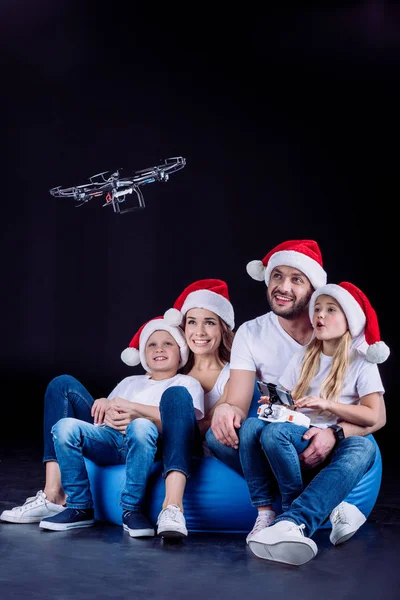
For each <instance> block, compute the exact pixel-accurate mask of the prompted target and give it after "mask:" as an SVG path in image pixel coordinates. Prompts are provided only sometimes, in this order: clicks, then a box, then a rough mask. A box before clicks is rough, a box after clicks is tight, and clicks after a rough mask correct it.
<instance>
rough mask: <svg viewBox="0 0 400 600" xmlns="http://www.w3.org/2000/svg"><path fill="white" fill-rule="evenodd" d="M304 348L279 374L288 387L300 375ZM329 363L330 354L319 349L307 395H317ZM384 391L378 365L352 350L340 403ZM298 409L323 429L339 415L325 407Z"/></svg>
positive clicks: (315, 425) (329, 367) (288, 387)
mask: <svg viewBox="0 0 400 600" xmlns="http://www.w3.org/2000/svg"><path fill="white" fill-rule="evenodd" d="M305 350H306V349H305V348H303V349H302V350H300V351H299V352H296V354H295V355H294V356H293V358H292V360H291V361H290V363H289V364H288V366H287V367H286V369H285V371H284V373H283V374H282V376H281V377H279V384H280V385H281V386H282V387H284V388H286V389H288V390H292V389H293V388H294V386H295V385H296V383H297V381H298V380H299V377H300V371H301V364H302V360H303V357H304V353H305ZM331 366H332V357H331V356H326V355H325V354H322V353H321V358H320V366H319V370H318V373H317V374H316V376H315V377H314V379H313V380H312V382H311V385H310V387H309V388H308V390H307V394H306V395H307V396H319V392H320V388H321V384H322V382H323V381H324V380H325V379H326V377H327V376H328V374H329V372H330V370H331ZM375 392H377V393H379V394H384V392H385V390H384V387H383V385H382V380H381V376H380V373H379V369H378V365H376V364H373V363H370V362H368V361H367V360H365V358H364V357H363V356H361V355H360V354H359V353H358V352H357V351H352V354H351V360H350V365H349V368H348V370H347V373H346V375H345V378H344V385H343V388H342V392H341V394H340V402H341V403H343V404H360V398H361V397H362V396H366V395H367V394H373V393H375ZM301 412H302V413H304V414H305V415H307V416H308V417H310V419H311V426H313V427H320V428H321V429H326V428H327V427H329V426H330V425H333V424H334V423H337V422H338V420H339V417H337V416H336V415H333V414H332V413H330V412H328V411H324V412H321V411H319V410H318V409H312V408H302V409H301Z"/></svg>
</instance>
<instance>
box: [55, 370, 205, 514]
mask: <svg viewBox="0 0 400 600" xmlns="http://www.w3.org/2000/svg"><path fill="white" fill-rule="evenodd" d="M65 378H67V381H66V379H65ZM49 387H50V386H49ZM57 388H58V389H59V392H58V394H59V395H60V396H63V397H67V402H68V403H70V398H72V401H74V402H75V401H76V398H77V397H78V398H79V399H80V400H83V401H84V402H85V403H88V402H89V398H90V395H89V394H88V392H87V391H86V390H85V388H84V387H83V386H82V385H81V384H80V383H79V382H78V381H77V380H75V379H74V378H72V377H69V376H61V377H58V378H56V379H55V380H53V382H51V390H52V397H53V399H54V400H55V401H57V400H56V397H57ZM58 401H59V402H60V403H61V398H58ZM160 415H161V421H162V430H163V435H162V438H161V437H160V436H159V432H158V430H157V427H156V426H155V425H154V423H152V422H151V421H150V420H149V419H146V418H137V419H134V420H133V421H132V422H131V423H130V424H129V425H128V427H127V429H126V434H125V435H123V434H122V433H120V432H119V431H117V430H115V429H113V428H111V427H107V426H106V425H102V426H96V425H93V424H92V423H87V422H85V421H82V420H79V419H76V418H71V417H66V418H62V419H61V420H59V421H58V422H57V423H56V424H55V425H54V426H53V427H52V435H53V440H54V446H55V454H56V459H57V460H58V463H59V466H60V470H61V481H62V486H63V488H64V491H65V493H66V494H67V496H68V498H67V506H68V507H70V508H91V507H93V501H92V495H91V493H90V483H89V478H88V475H87V471H86V467H85V462H84V460H83V457H84V456H85V457H87V458H89V459H90V460H92V461H93V462H95V463H97V464H100V465H112V464H124V463H126V484H125V487H124V489H123V491H122V495H121V505H122V507H123V508H124V509H127V510H136V511H139V510H140V507H141V504H142V503H143V499H144V495H145V491H146V484H147V480H148V476H149V474H150V471H151V467H152V464H153V462H154V458H155V456H156V452H157V450H160V449H161V448H162V453H163V461H164V475H166V474H167V473H168V472H169V471H172V470H177V471H181V472H183V473H184V474H185V475H186V476H189V471H190V462H191V458H192V455H194V454H195V455H199V454H200V453H201V442H200V432H199V428H198V424H197V421H196V417H195V412H194V408H193V400H192V397H191V395H190V393H189V392H188V390H187V389H186V388H184V387H180V386H175V387H171V388H168V389H167V390H166V391H165V392H164V393H163V395H162V397H161V402H160Z"/></svg>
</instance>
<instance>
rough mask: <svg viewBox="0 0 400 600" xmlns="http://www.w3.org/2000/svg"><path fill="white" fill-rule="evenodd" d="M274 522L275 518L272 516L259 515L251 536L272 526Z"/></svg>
mask: <svg viewBox="0 0 400 600" xmlns="http://www.w3.org/2000/svg"><path fill="white" fill-rule="evenodd" d="M273 520H274V517H271V516H270V515H263V514H259V515H258V517H257V519H256V522H255V523H254V527H253V529H252V530H251V532H250V535H254V534H255V533H258V532H259V531H261V530H262V529H265V527H268V525H270V524H271V523H272V521H273Z"/></svg>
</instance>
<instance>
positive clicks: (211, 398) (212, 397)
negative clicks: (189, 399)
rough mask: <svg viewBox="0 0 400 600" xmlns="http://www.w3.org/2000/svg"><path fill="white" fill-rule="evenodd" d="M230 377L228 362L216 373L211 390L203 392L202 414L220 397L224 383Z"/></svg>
mask: <svg viewBox="0 0 400 600" xmlns="http://www.w3.org/2000/svg"><path fill="white" fill-rule="evenodd" d="M229 377H230V369H229V363H227V364H226V365H225V366H224V368H223V369H222V371H221V372H220V374H219V375H218V379H217V381H216V382H215V384H214V387H213V389H212V390H210V391H209V392H207V393H206V394H204V414H205V415H206V414H207V413H208V412H209V411H210V410H211V409H212V407H213V406H214V404H215V403H216V402H218V400H219V399H220V398H221V396H222V395H223V393H224V389H225V385H226V384H227V382H228V381H229Z"/></svg>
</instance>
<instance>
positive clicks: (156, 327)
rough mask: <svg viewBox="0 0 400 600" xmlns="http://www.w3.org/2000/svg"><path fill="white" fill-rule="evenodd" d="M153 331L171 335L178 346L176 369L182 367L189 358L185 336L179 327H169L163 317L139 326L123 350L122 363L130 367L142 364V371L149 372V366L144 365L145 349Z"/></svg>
mask: <svg viewBox="0 0 400 600" xmlns="http://www.w3.org/2000/svg"><path fill="white" fill-rule="evenodd" d="M155 331H168V333H170V334H171V335H172V337H173V338H174V340H175V341H176V343H177V344H178V346H179V350H180V355H181V360H180V363H179V367H178V369H181V368H182V367H184V366H185V365H186V363H187V360H188V357H189V348H188V345H187V343H186V338H185V335H184V333H183V331H182V329H181V328H180V327H175V326H173V325H169V324H168V323H167V322H166V321H165V319H163V317H155V318H154V319H152V320H151V321H147V323H144V325H142V326H141V328H140V329H139V330H138V331H137V332H136V333H135V335H134V336H133V338H132V339H131V341H130V344H129V346H128V348H125V350H123V352H122V353H121V359H122V360H123V362H124V363H125V364H127V365H129V366H130V367H135V366H136V365H138V364H139V363H142V367H143V369H144V370H145V371H150V369H149V366H148V364H147V363H146V353H145V349H146V344H147V340H148V339H149V337H150V336H151V335H152V334H153V333H154V332H155Z"/></svg>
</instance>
